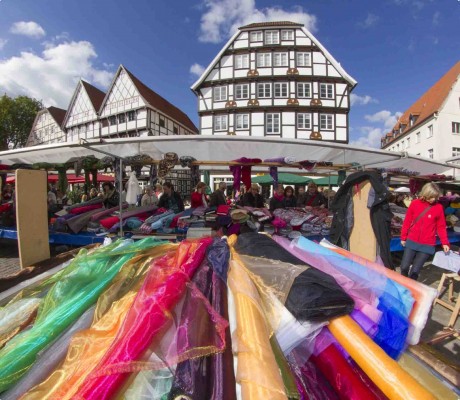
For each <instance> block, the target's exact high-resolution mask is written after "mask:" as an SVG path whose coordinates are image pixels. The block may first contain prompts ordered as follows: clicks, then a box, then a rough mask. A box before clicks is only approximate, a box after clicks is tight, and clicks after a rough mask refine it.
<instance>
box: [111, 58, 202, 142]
mask: <svg viewBox="0 0 460 400" xmlns="http://www.w3.org/2000/svg"><path fill="white" fill-rule="evenodd" d="M120 67H121V68H123V69H124V70H125V71H126V73H127V74H128V75H129V77H130V78H131V80H132V82H133V84H134V86H136V88H137V90H138V91H139V93H140V95H141V96H142V97H143V98H144V100H145V101H146V102H147V103H148V104H149V105H150V106H151V107H153V108H155V109H157V110H158V111H161V112H162V113H163V114H165V115H167V116H169V117H170V118H172V119H174V120H176V121H177V122H179V123H181V124H182V125H184V126H186V127H187V128H188V129H190V130H191V131H193V132H195V133H198V129H197V127H196V126H195V124H194V123H193V122H192V120H191V119H190V118H189V117H188V115H187V114H185V113H184V112H183V111H181V110H180V109H179V108H177V107H176V106H174V105H173V104H171V103H170V102H169V101H168V100H166V99H165V98H163V97H161V96H160V95H159V94H158V93H156V92H154V91H153V90H152V89H150V88H149V87H148V86H146V85H145V84H144V83H142V82H141V81H140V80H139V79H138V78H136V76H134V75H133V74H132V73H131V72H130V71H128V70H127V69H126V68H125V67H124V66H122V65H121V66H120Z"/></svg>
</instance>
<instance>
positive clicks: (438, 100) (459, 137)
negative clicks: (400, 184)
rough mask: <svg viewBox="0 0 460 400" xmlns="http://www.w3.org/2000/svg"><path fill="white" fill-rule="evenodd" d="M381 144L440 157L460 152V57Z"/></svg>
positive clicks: (405, 113)
mask: <svg viewBox="0 0 460 400" xmlns="http://www.w3.org/2000/svg"><path fill="white" fill-rule="evenodd" d="M381 147H382V149H386V150H391V151H405V152H407V153H410V154H414V155H418V156H421V157H426V158H433V159H436V160H439V161H445V160H447V159H449V158H452V157H456V156H460V61H459V62H457V64H455V65H454V66H453V67H452V68H451V69H450V70H449V71H448V72H447V73H446V74H445V75H444V76H443V77H441V79H439V80H438V81H437V82H436V83H435V84H434V85H433V86H432V87H431V88H430V89H428V91H427V92H425V93H424V94H423V95H422V96H421V97H420V98H419V99H418V100H417V101H416V102H415V103H414V104H412V105H411V106H410V107H409V108H408V109H407V110H406V111H405V112H404V114H403V115H402V116H401V117H400V118H399V120H398V122H397V123H396V125H395V126H394V127H393V129H392V130H391V132H389V133H387V134H386V135H385V136H384V137H383V138H382V140H381Z"/></svg>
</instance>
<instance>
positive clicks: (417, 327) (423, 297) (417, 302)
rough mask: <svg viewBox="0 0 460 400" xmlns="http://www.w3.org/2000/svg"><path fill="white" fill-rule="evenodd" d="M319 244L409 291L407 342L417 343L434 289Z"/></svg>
mask: <svg viewBox="0 0 460 400" xmlns="http://www.w3.org/2000/svg"><path fill="white" fill-rule="evenodd" d="M320 244H321V245H322V246H324V247H327V248H329V249H331V250H332V251H334V252H336V253H338V254H341V255H343V256H345V257H348V258H351V259H352V260H354V261H356V262H358V263H360V264H362V265H364V266H366V267H367V268H371V269H373V270H375V271H378V272H379V273H381V274H384V275H386V276H387V277H388V278H390V279H392V280H393V281H395V282H398V283H399V284H401V285H403V286H404V287H406V288H407V289H408V290H409V291H410V292H411V294H412V297H413V298H414V306H413V308H412V311H411V313H410V315H409V320H410V322H411V324H412V327H413V329H409V334H408V337H407V342H408V343H409V344H411V345H415V344H417V343H418V342H419V341H420V335H421V332H422V330H423V328H424V327H425V325H426V321H427V319H428V314H429V312H430V310H431V307H432V305H433V301H434V299H435V298H436V297H437V291H436V289H434V288H431V287H429V286H427V285H424V284H422V283H420V282H417V281H415V280H413V279H410V278H408V277H406V276H403V275H401V274H399V273H397V272H396V271H393V270H390V269H388V268H385V267H384V266H382V265H380V264H377V263H375V262H371V261H369V260H366V259H365V258H363V257H360V256H358V255H356V254H353V253H350V252H349V251H346V250H344V249H342V248H340V247H336V246H334V245H333V244H332V243H330V242H328V241H325V240H323V241H321V243H320Z"/></svg>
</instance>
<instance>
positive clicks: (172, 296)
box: [76, 238, 211, 400]
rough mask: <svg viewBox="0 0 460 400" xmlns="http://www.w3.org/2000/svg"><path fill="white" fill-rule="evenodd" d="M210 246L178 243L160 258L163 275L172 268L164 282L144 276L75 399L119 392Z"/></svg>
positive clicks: (168, 316) (151, 275)
mask: <svg viewBox="0 0 460 400" xmlns="http://www.w3.org/2000/svg"><path fill="white" fill-rule="evenodd" d="M210 243H211V239H208V238H205V239H200V240H199V241H196V242H187V241H186V242H181V244H180V246H179V248H178V250H177V252H176V256H175V258H174V259H172V260H170V261H167V260H166V259H164V258H163V259H161V260H162V261H165V262H166V265H164V267H165V269H164V273H166V272H168V269H169V272H171V267H172V268H173V269H172V271H174V272H173V273H172V274H168V275H169V276H168V278H167V279H166V281H164V282H162V283H160V284H158V276H157V275H158V272H157V271H155V272H156V273H155V274H149V275H148V276H147V278H146V280H145V282H144V285H143V287H142V289H141V290H140V292H139V293H138V296H137V298H136V301H135V303H134V304H133V306H132V307H131V309H130V311H129V313H128V314H127V316H126V321H125V323H124V324H123V326H122V330H121V331H120V333H119V335H118V337H117V340H115V341H114V342H113V343H112V345H111V347H110V349H109V351H108V352H107V353H106V354H105V356H104V358H103V359H102V360H101V362H100V363H99V364H98V365H97V366H95V367H94V369H93V371H92V372H91V373H90V374H89V375H88V377H87V378H86V379H85V381H84V383H83V384H82V386H81V387H80V388H79V390H78V392H77V393H76V397H82V398H84V399H87V400H90V399H96V398H97V399H107V398H111V397H112V396H113V395H114V394H115V393H116V392H117V391H118V390H119V389H120V387H121V386H122V385H123V384H124V382H125V380H126V379H127V377H128V376H127V374H126V367H128V368H129V365H130V364H131V363H133V362H135V361H136V360H138V358H139V357H140V356H141V355H142V354H143V352H144V351H145V350H146V349H147V347H148V346H149V345H150V343H151V342H152V340H153V338H154V337H155V336H156V335H158V333H159V332H160V331H161V329H162V327H163V326H164V325H165V324H166V323H167V322H168V321H169V320H170V318H171V316H170V314H169V312H168V311H169V310H170V309H171V308H172V307H174V305H175V304H176V303H177V302H178V301H179V299H180V297H181V295H182V294H183V292H184V289H185V285H186V282H187V279H188V277H190V276H191V275H193V273H194V272H195V271H196V269H197V268H198V266H199V265H200V263H201V262H202V260H203V258H204V255H205V252H206V248H207V247H208V246H209V244H210ZM152 271H153V270H152ZM117 366H124V371H123V372H120V371H119V368H117ZM132 368H134V364H133V365H132Z"/></svg>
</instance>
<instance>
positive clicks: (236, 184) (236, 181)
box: [230, 165, 241, 192]
mask: <svg viewBox="0 0 460 400" xmlns="http://www.w3.org/2000/svg"><path fill="white" fill-rule="evenodd" d="M230 172H231V173H232V175H233V189H235V191H237V192H239V191H240V187H241V166H240V165H231V166H230Z"/></svg>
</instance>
